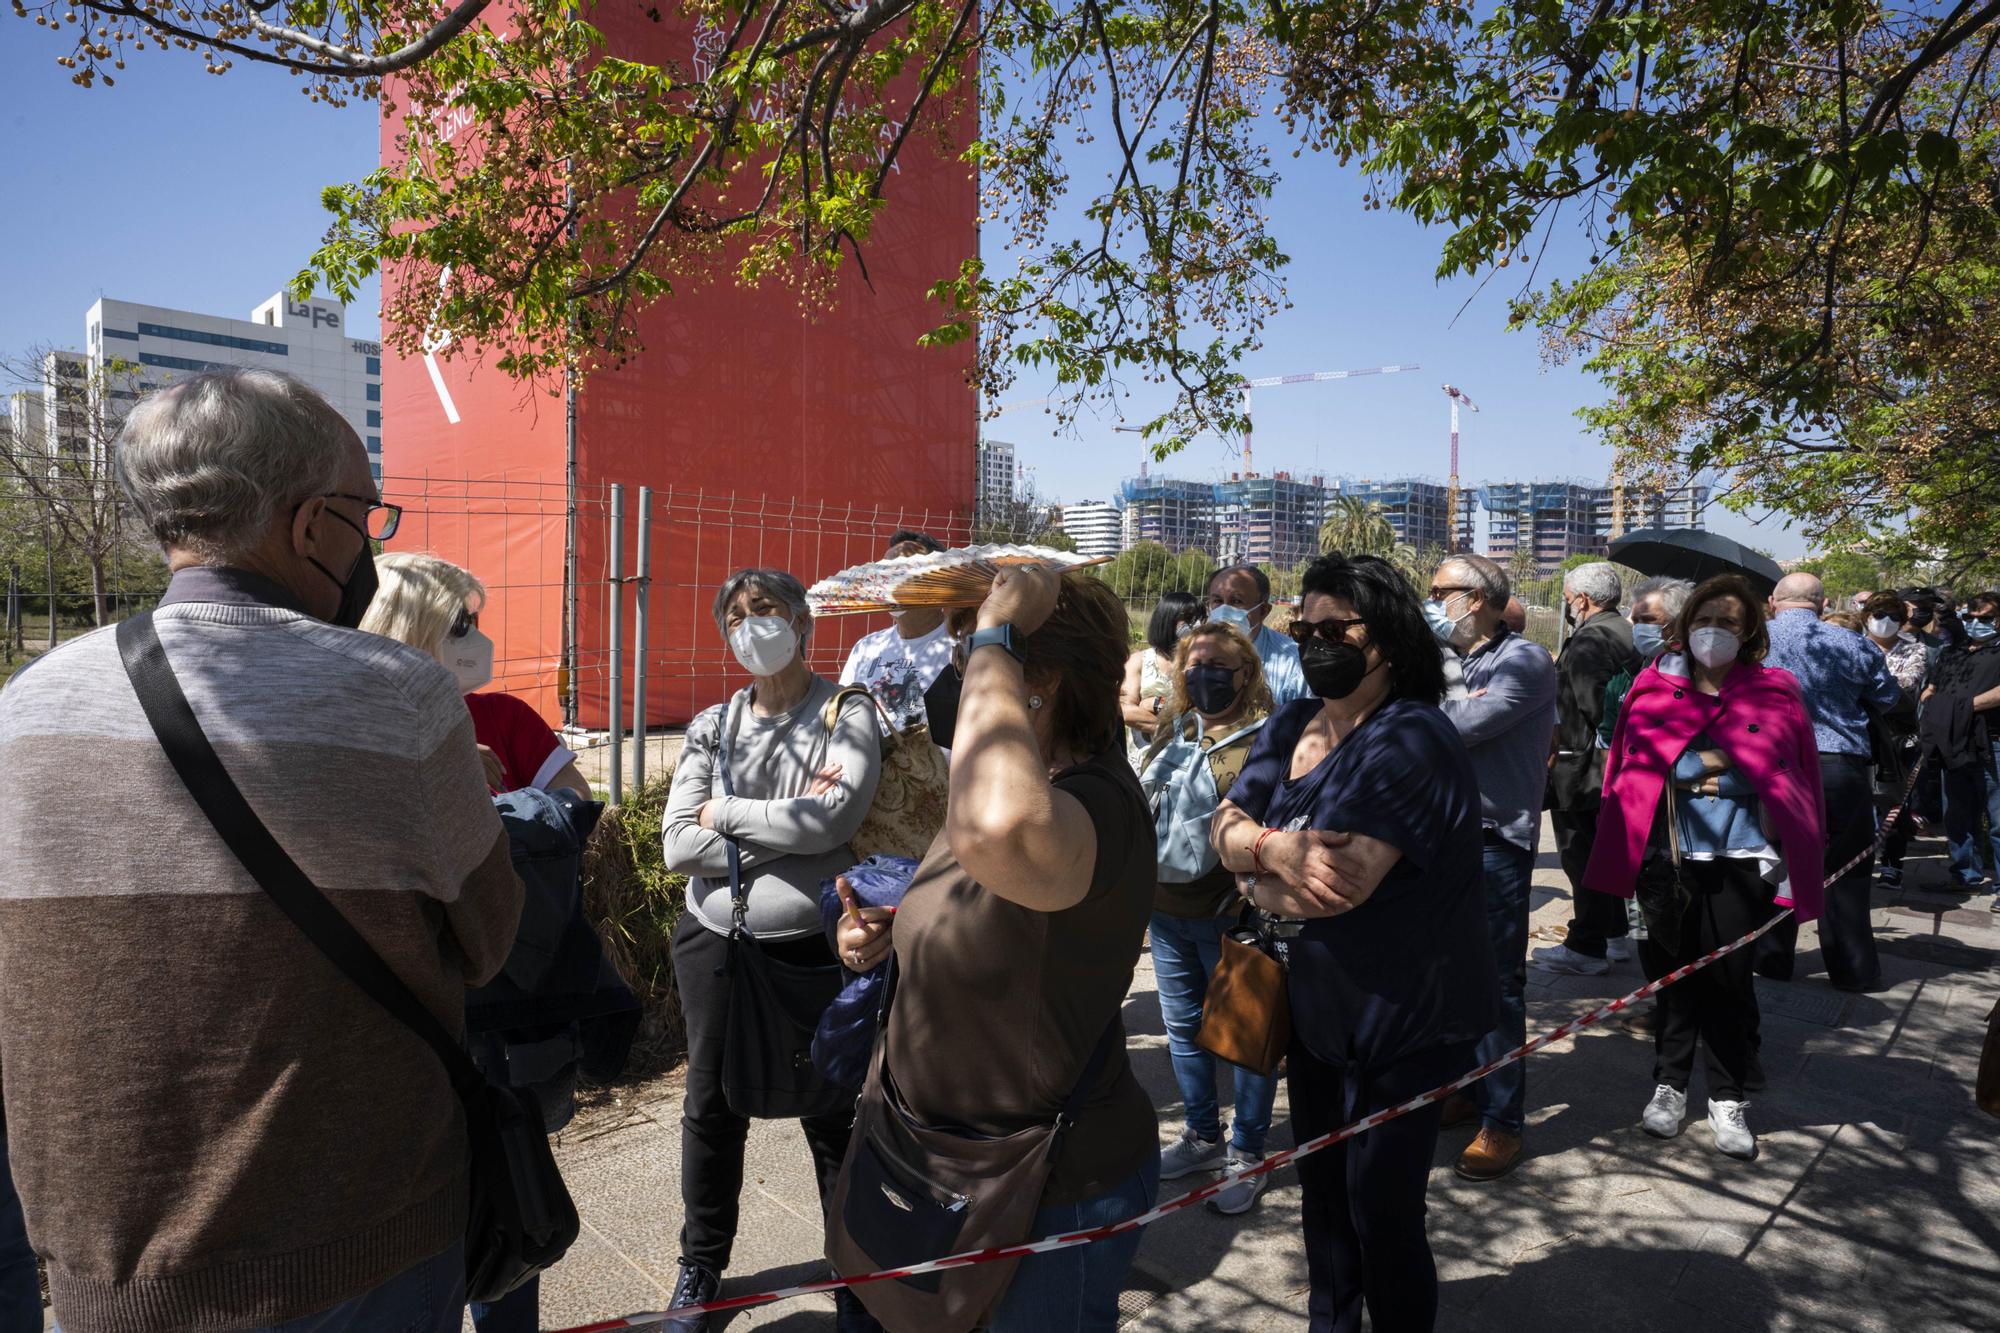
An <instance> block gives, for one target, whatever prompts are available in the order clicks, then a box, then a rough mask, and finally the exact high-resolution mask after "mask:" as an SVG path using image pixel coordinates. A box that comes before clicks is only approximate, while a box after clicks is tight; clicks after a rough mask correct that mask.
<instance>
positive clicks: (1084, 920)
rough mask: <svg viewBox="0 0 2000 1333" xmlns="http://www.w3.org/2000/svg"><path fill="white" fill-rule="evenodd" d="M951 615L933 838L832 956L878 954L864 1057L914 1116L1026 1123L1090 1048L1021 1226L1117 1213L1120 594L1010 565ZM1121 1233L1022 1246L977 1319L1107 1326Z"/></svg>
mask: <svg viewBox="0 0 2000 1333" xmlns="http://www.w3.org/2000/svg"><path fill="white" fill-rule="evenodd" d="M955 620H956V621H957V623H958V627H960V628H963V629H964V630H966V631H967V633H966V635H965V643H966V645H967V647H966V666H965V685H964V690H963V693H962V695H961V697H960V700H959V713H958V732H957V735H956V737H955V738H954V742H953V745H952V754H951V791H950V804H949V807H948V810H947V814H946V820H945V828H944V832H943V833H942V834H941V835H940V836H939V838H938V840H937V841H936V842H935V843H934V844H933V845H932V847H931V850H930V854H929V855H928V856H926V857H925V858H924V861H923V864H922V865H921V866H920V867H919V868H918V870H917V873H916V877H915V879H914V880H913V881H912V883H911V885H910V889H909V892H908V893H907V894H906V895H905V896H904V898H903V902H902V905H901V907H900V908H899V909H898V911H897V912H896V914H895V915H894V917H880V918H878V919H870V920H863V921H859V922H857V921H853V920H843V923H842V925H841V926H840V928H839V929H840V939H839V945H840V954H841V960H842V962H843V963H845V964H846V965H847V966H848V967H849V968H851V969H853V970H855V971H857V972H865V971H867V970H869V969H870V968H872V967H874V966H875V965H876V964H877V963H878V962H880V961H882V960H883V958H884V957H886V956H887V954H888V953H889V951H890V949H891V948H893V949H894V951H895V955H896V969H897V982H896V986H897V989H896V996H895V1000H894V1002H893V1003H892V1004H891V1005H890V1007H889V1020H888V1039H887V1044H886V1048H885V1059H886V1067H887V1068H888V1069H890V1070H892V1071H894V1081H895V1088H896V1090H897V1092H899V1093H900V1094H901V1096H902V1099H903V1102H904V1103H905V1104H906V1106H907V1109H908V1111H909V1113H910V1114H911V1115H912V1116H914V1117H915V1118H916V1119H917V1120H919V1121H921V1122H923V1123H924V1124H927V1125H942V1126H954V1127H959V1128H962V1129H964V1130H965V1131H967V1132H968V1133H970V1134H973V1135H978V1136H990V1137H1004V1136H1008V1135H1012V1134H1016V1133H1021V1132H1025V1131H1027V1130H1030V1129H1032V1128H1035V1127H1039V1126H1047V1125H1049V1124H1051V1123H1053V1122H1054V1121H1055V1119H1056V1117H1057V1115H1058V1113H1059V1112H1060V1111H1061V1109H1062V1106H1063V1103H1064V1101H1065V1100H1066V1099H1067V1098H1068V1096H1069V1095H1070V1093H1071V1092H1072V1091H1073V1090H1074V1089H1075V1088H1076V1087H1077V1085H1078V1084H1079V1083H1080V1082H1081V1080H1082V1079H1083V1077H1084V1075H1085V1073H1086V1071H1087V1070H1088V1069H1089V1068H1090V1062H1091V1060H1092V1056H1093V1053H1094V1052H1096V1051H1098V1050H1100V1048H1101V1049H1102V1050H1103V1051H1104V1052H1105V1058H1104V1059H1103V1061H1102V1064H1101V1067H1100V1072H1099V1073H1098V1074H1097V1076H1096V1079H1095V1082H1094V1086H1092V1087H1091V1088H1089V1089H1088V1090H1087V1091H1086V1092H1085V1094H1084V1097H1083V1106H1082V1110H1081V1111H1080V1112H1079V1113H1078V1116H1077V1119H1076V1123H1075V1124H1074V1125H1073V1126H1071V1127H1070V1129H1069V1130H1068V1132H1067V1133H1066V1134H1065V1135H1064V1137H1063V1139H1062V1143H1061V1148H1060V1150H1059V1151H1058V1153H1057V1155H1056V1159H1055V1163H1054V1169H1053V1172H1052V1174H1051V1175H1050V1177H1049V1181H1048V1186H1047V1189H1046V1191H1045V1192H1044V1193H1043V1195H1042V1198H1041V1206H1040V1209H1039V1211H1038V1212H1037V1214H1036V1216H1035V1220H1034V1227H1033V1233H1034V1235H1035V1236H1042V1235H1047V1234H1051V1233H1060V1232H1069V1231H1078V1230H1082V1229H1084V1228H1086V1227H1092V1226H1098V1225H1103V1224H1108V1223H1112V1222H1117V1221H1121V1220H1123V1219H1125V1218H1127V1217H1131V1216H1134V1215H1136V1214H1138V1213H1141V1212H1144V1211H1145V1210H1146V1209H1147V1208H1150V1207H1151V1206H1152V1203H1153V1199H1154V1196H1155V1194H1156V1193H1157V1192H1158V1189H1159V1172H1160V1153H1159V1122H1158V1120H1157V1118H1156V1117H1155V1116H1154V1114H1153V1105H1152V1102H1151V1100H1150V1099H1148V1097H1147V1096H1146V1093H1145V1091H1144V1090H1143V1089H1142V1088H1141V1087H1140V1086H1139V1083H1138V1080H1137V1079H1136V1078H1134V1077H1133V1074H1132V1068H1131V1065H1130V1063H1129V1062H1128V1060H1127V1058H1126V1054H1125V1041H1124V1029H1123V1026H1122V1022H1121V1020H1120V1017H1119V1014H1120V1010H1121V1007H1122V1005H1123V1003H1124V999H1125V992H1126V991H1127V989H1129V988H1130V986H1131V983H1132V972H1133V969H1134V967H1135V965H1136V964H1137V962H1138V959H1139V950H1140V947H1141V944H1142V941H1143V939H1144V936H1145V933H1146V922H1147V919H1148V917H1149V916H1150V915H1151V911H1152V905H1153V888H1154V884H1153V870H1154V858H1153V823H1152V818H1151V815H1150V813H1149V812H1148V810H1147V808H1146V803H1145V799H1144V797H1143V796H1142V795H1141V793H1140V791H1139V781H1138V778H1137V777H1136V776H1135V775H1134V774H1133V772H1132V768H1131V765H1130V764H1128V763H1127V762H1126V759H1125V752H1124V744H1123V741H1124V737H1123V734H1122V728H1121V726H1120V719H1119V711H1118V686H1119V681H1120V679H1121V678H1122V676H1123V674H1124V663H1125V645H1126V641H1127V639H1126V633H1127V632H1126V624H1127V620H1126V614H1125V605H1124V603H1123V602H1121V601H1119V600H1118V597H1117V595H1116V594H1114V593H1113V592H1112V591H1111V590H1110V589H1109V588H1108V587H1106V586H1105V585H1104V584H1103V583H1101V582H1099V581H1098V580H1097V579H1096V578H1094V577H1092V576H1091V575H1089V574H1087V573H1082V572H1078V571H1072V572H1070V573H1067V574H1060V573H1058V572H1057V571H1055V570H1054V569H1050V568H1045V567H1042V566H1035V565H1029V566H1020V567H1015V568H1010V569H1005V570H1002V571H1001V573H1000V576H999V577H998V578H997V579H996V580H995V582H994V585H993V591H992V593H991V595H990V596H988V597H987V599H986V601H985V603H984V604H983V605H982V606H980V607H979V609H978V611H977V613H976V615H968V614H966V613H960V614H959V615H958V616H957V617H955ZM968 620H970V621H972V622H973V623H971V624H966V623H965V622H966V621H968ZM870 915H873V914H870ZM891 922H893V928H892V925H891ZM1138 1246H1139V1234H1138V1233H1137V1232H1128V1233H1126V1234H1125V1235H1122V1236H1118V1237H1116V1238H1114V1239H1112V1240H1108V1241H1100V1242H1099V1243H1097V1244H1095V1245H1090V1246H1085V1247H1083V1248H1080V1249H1071V1250H1063V1251H1059V1252H1056V1253H1051V1254H1038V1255H1032V1256H1030V1257H1029V1258H1027V1259H1026V1260H1024V1261H1023V1262H1022V1263H1021V1266H1020V1268H1019V1270H1018V1271H1017V1272H1016V1273H1015V1275H1014V1277H1013V1280H1012V1283H1011V1285H1010V1286H1009V1287H1008V1289H1007V1292H1006V1294H1005V1296H1003V1297H1002V1298H1001V1300H1000V1304H999V1306H998V1308H997V1310H996V1311H995V1312H994V1314H993V1316H992V1317H991V1319H990V1320H989V1322H988V1323H987V1325H986V1327H987V1328H988V1329H989V1330H990V1333H1047V1330H1049V1329H1054V1328H1061V1329H1064V1330H1076V1331H1077V1333H1095V1331H1098V1330H1101V1331H1102V1333H1111V1330H1113V1329H1114V1328H1116V1326H1117V1323H1118V1293H1119V1291H1120V1289H1121V1288H1122V1286H1123V1283H1124V1277H1125V1270H1126V1269H1127V1268H1128V1267H1130V1265H1131V1262H1132V1255H1133V1253H1134V1252H1135V1251H1136V1250H1137V1249H1138ZM859 1290H860V1292H861V1295H862V1299H863V1300H866V1299H868V1294H869V1288H867V1287H863V1288H860V1289H859Z"/></svg>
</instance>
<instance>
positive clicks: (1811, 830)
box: [1583, 576, 1826, 1159]
mask: <svg viewBox="0 0 2000 1333" xmlns="http://www.w3.org/2000/svg"><path fill="white" fill-rule="evenodd" d="M1667 643H1668V650H1667V651H1666V653H1664V654H1663V655H1662V656H1661V657H1660V658H1659V659H1658V661H1656V662H1655V663H1654V664H1653V665H1652V666H1650V667H1647V668H1646V669H1645V670H1644V671H1642V672H1640V673H1639V678H1638V679H1637V680H1636V681H1634V682H1633V685H1632V690H1631V692H1630V693H1629V694H1627V695H1626V696H1625V705H1624V709H1623V711H1622V712H1621V713H1620V714H1619V718H1618V727H1617V730H1616V731H1615V732H1613V734H1612V739H1611V751H1610V754H1609V755H1608V756H1607V759H1606V764H1605V772H1604V805H1603V810H1602V813H1601V815H1600V816H1599V822H1598V828H1597V841H1596V844H1595V846H1593V847H1592V849H1591V856H1590V865H1589V867H1588V869H1587V870H1586V871H1585V872H1584V880H1583V882H1584V887H1585V888H1586V889H1591V890H1595V891H1597V892H1599V893H1610V894H1615V895H1617V896H1619V897H1621V898H1630V897H1632V896H1633V893H1634V890H1635V888H1636V887H1637V885H1638V881H1639V876H1640V867H1641V865H1642V863H1643V862H1644V861H1645V860H1646V859H1647V858H1654V860H1655V864H1654V865H1653V866H1652V867H1651V868H1649V871H1648V876H1649V880H1650V881H1651V882H1652V883H1655V884H1660V883H1663V882H1671V878H1672V877H1671V873H1670V872H1668V871H1667V867H1666V865H1665V864H1663V862H1670V861H1672V860H1675V859H1678V862H1679V881H1680V884H1681V885H1682V886H1683V888H1684V889H1685V890H1686V905H1685V907H1684V908H1682V909H1681V910H1680V911H1679V912H1678V913H1676V912H1675V910H1674V908H1673V906H1672V902H1673V900H1674V897H1675V895H1672V894H1661V893H1648V894H1645V895H1642V896H1641V899H1640V901H1641V904H1642V906H1643V907H1644V908H1645V914H1646V916H1647V932H1648V938H1647V939H1646V941H1645V943H1644V945H1643V946H1642V948H1641V955H1640V956H1641V961H1642V962H1643V963H1644V965H1645V968H1646V973H1647V975H1648V976H1655V977H1657V976H1664V975H1665V974H1666V973H1668V972H1670V971H1672V970H1673V969H1674V968H1676V967H1679V966H1681V965H1682V964H1684V963H1689V962H1692V961H1694V960H1695V959H1696V958H1699V957H1700V956H1701V955H1703V954H1705V953H1707V952H1709V951H1710V950H1712V949H1715V948H1718V947H1720V946H1721V945H1724V944H1727V943H1729V942H1730V941H1731V940H1734V939H1736V938H1738V937H1739V936H1742V935H1745V934H1747V933H1748V932H1750V931H1751V930H1754V929H1755V928H1756V927H1757V926H1758V925H1760V924H1762V922H1763V921H1764V920H1765V919H1766V918H1767V917H1768V916H1769V914H1770V910H1771V908H1770V904H1771V903H1772V902H1773V900H1774V899H1775V901H1776V903H1777V905H1778V906H1779V907H1790V908H1792V909H1793V910H1794V911H1796V912H1797V913H1798V918H1799V920H1801V921H1811V920H1814V919H1816V918H1817V917H1818V916H1819V914H1820V901H1821V884H1820V869H1821V857H1822V855H1823V852H1824V849H1825V844H1826V837H1825V830H1824V818H1823V815H1822V813H1821V810H1822V806H1821V794H1820V781H1819V757H1818V753H1817V747H1816V745H1815V742H1814V740H1813V729H1812V719H1811V718H1810V717H1809V716H1808V715H1807V713H1806V708H1805V701H1804V696H1803V695H1802V693H1801V692H1800V689H1799V683H1798V681H1797V680H1795V679H1794V678H1793V677H1792V675H1791V673H1790V672H1788V671H1781V670H1779V669H1777V668H1775V667H1766V666H1761V665H1759V663H1760V662H1761V661H1762V659H1763V657H1764V653H1765V650H1766V649H1767V648H1768V647H1769V645H1770V637H1769V635H1768V634H1767V633H1766V632H1765V628H1764V611H1763V604H1762V602H1761V601H1760V600H1759V599H1758V598H1757V597H1756V596H1755V595H1754V594H1753V593H1752V592H1751V591H1750V587H1749V585H1748V584H1746V583H1745V582H1744V581H1743V580H1742V579H1740V578H1737V577H1734V576H1725V577H1721V578H1714V579H1710V580H1709V581H1708V582H1707V583H1704V584H1702V585H1701V587H1699V588H1697V589H1695V591H1694V593H1693V595H1692V596H1690V597H1689V598H1688V600H1687V605H1686V606H1685V607H1684V608H1683V609H1682V611H1681V615H1680V618H1679V620H1678V621H1677V622H1676V623H1675V624H1674V625H1672V626H1670V627H1669V628H1668V632H1667ZM1663 798H1670V800H1671V805H1669V804H1668V803H1667V799H1663ZM1669 810H1670V811H1671V813H1672V817H1673V819H1674V820H1675V829H1674V836H1669V834H1668V833H1667V831H1666V829H1667V825H1666V818H1665V817H1664V816H1665V815H1666V814H1667V812H1668V811H1669ZM1676 852H1677V853H1678V856H1677V858H1676ZM1750 962H1751V957H1750V950H1748V949H1739V950H1738V951H1736V952H1735V953H1733V954H1730V955H1729V956H1728V957H1726V958H1723V959H1721V960H1719V961H1717V962H1714V963H1711V964H1709V966H1707V967H1706V968H1703V969H1702V970H1701V971H1699V972H1697V973H1695V974H1694V975H1693V976H1691V977H1688V978H1686V979H1684V980H1681V981H1678V982H1676V983H1674V984H1673V985H1671V986H1669V987H1667V988H1666V989H1665V990H1664V991H1662V992H1661V993H1660V1000H1659V1006H1660V1008H1659V1014H1660V1021H1659V1029H1658V1032H1657V1035H1656V1036H1655V1038H1654V1049H1655V1061H1654V1067H1653V1079H1654V1082H1655V1084H1656V1085H1657V1086H1656V1087H1655V1088H1654V1090H1653V1098H1652V1101H1651V1102H1650V1103H1648V1105H1647V1107H1646V1111H1645V1116H1644V1118H1643V1124H1644V1127H1645V1129H1646V1132H1647V1133H1649V1134H1653V1135H1655V1136H1657V1137H1659V1138H1672V1137H1674V1136H1675V1135H1676V1134H1679V1133H1680V1130H1681V1121H1682V1119H1683V1118H1684V1117H1685V1116H1686V1114H1687V1100H1688V1079H1689V1076H1690V1075H1691V1074H1692V1073H1693V1071H1694V1055H1695V1046H1696V1043H1697V1041H1699V1044H1700V1045H1701V1047H1702V1050H1703V1055H1704V1064H1705V1068H1706V1074H1707V1081H1708V1123H1709V1129H1710V1130H1711V1132H1712V1133H1713V1134H1714V1137H1715V1145H1716V1147H1717V1148H1718V1149H1719V1150H1720V1151H1722V1152H1724V1153H1727V1154H1728V1155H1729V1156H1731V1157H1741V1158H1745V1159H1748V1158H1751V1157H1755V1156H1756V1154H1757V1140H1756V1137H1755V1135H1753V1134H1752V1133H1751V1132H1750V1126H1749V1123H1748V1120H1747V1118H1746V1117H1745V1114H1744V1112H1745V1110H1746V1108H1747V1106H1748V1104H1749V1103H1748V1102H1747V1100H1746V1096H1745V1094H1746V1093H1747V1092H1748V1091H1749V1088H1750V1086H1751V1085H1755V1086H1757V1087H1761V1086H1762V1080H1763V1075H1762V1072H1761V1069H1760V1067H1759V1065H1758V1061H1757V1050H1756V1045H1757V997H1756V992H1755V991H1754V990H1753V989H1752V988H1751V969H1750Z"/></svg>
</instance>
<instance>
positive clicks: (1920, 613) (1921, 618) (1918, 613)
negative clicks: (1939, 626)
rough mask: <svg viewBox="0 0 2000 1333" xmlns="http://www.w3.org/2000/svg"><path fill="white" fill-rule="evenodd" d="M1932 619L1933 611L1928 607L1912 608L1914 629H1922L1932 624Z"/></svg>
mask: <svg viewBox="0 0 2000 1333" xmlns="http://www.w3.org/2000/svg"><path fill="white" fill-rule="evenodd" d="M1932 619H1933V616H1932V613H1931V609H1930V608H1929V607H1928V606H1913V607H1911V608H1910V625H1911V627H1912V628H1913V629H1922V628H1923V627H1924V626H1926V625H1928V624H1930V623H1931V620H1932Z"/></svg>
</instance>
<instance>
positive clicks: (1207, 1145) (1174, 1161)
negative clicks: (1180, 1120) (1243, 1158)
mask: <svg viewBox="0 0 2000 1333" xmlns="http://www.w3.org/2000/svg"><path fill="white" fill-rule="evenodd" d="M1226 1156H1227V1154H1225V1153H1224V1152H1223V1151H1222V1140H1220V1139H1213V1140H1211V1139H1199V1138H1196V1137H1195V1133H1194V1131H1193V1130H1191V1129H1184V1130H1182V1131H1181V1136H1180V1138H1179V1139H1177V1140H1176V1141H1175V1142H1174V1144H1173V1146H1172V1147H1170V1148H1166V1149H1164V1150H1162V1151H1161V1153H1160V1179H1161V1180H1179V1179H1180V1178H1181V1177H1182V1176H1191V1175H1193V1174H1194V1173H1195V1172H1197V1171H1213V1170H1215V1169H1216V1168H1217V1167H1219V1166H1221V1165H1222V1164H1223V1161H1224V1160H1225V1159H1226Z"/></svg>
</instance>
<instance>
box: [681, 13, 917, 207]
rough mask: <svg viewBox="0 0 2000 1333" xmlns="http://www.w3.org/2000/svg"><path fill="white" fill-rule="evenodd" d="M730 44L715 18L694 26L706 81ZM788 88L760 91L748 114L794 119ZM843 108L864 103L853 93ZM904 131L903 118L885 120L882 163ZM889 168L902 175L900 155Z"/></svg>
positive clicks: (766, 120)
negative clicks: (714, 20)
mask: <svg viewBox="0 0 2000 1333" xmlns="http://www.w3.org/2000/svg"><path fill="white" fill-rule="evenodd" d="M728 47H729V34H727V33H726V32H724V31H723V30H722V29H721V27H719V26H718V25H717V24H716V23H714V22H713V21H712V20H709V19H703V20H702V21H701V22H700V23H698V24H696V25H695V30H694V76H695V78H696V79H697V80H699V81H700V82H702V83H706V82H708V80H709V78H710V76H711V75H713V74H714V73H715V70H716V65H717V62H718V61H719V60H720V59H721V58H722V55H723V53H724V52H725V51H727V50H728ZM786 92H787V90H786V89H785V88H784V87H783V86H782V85H780V87H779V88H778V89H776V90H774V91H766V92H763V93H760V94H758V95H757V97H756V99H755V100H754V101H752V102H751V103H750V104H749V105H748V106H746V107H745V108H744V114H746V115H747V116H748V117H749V118H750V119H751V120H752V121H753V122H755V123H756V124H759V125H769V124H772V123H773V122H776V121H779V120H781V119H790V118H791V115H792V111H791V107H790V105H789V102H790V98H789V97H788V96H785V95H784V94H785V93H786ZM840 109H841V111H842V113H843V114H847V115H855V114H858V113H859V112H860V110H861V103H859V102H857V101H856V100H855V99H853V98H852V97H843V98H841V101H840ZM902 132H903V122H902V121H900V120H887V121H884V122H883V124H882V129H881V132H880V134H878V135H877V136H876V137H877V138H878V139H880V141H881V144H882V151H881V154H880V156H878V157H877V158H876V161H877V162H878V163H879V162H884V161H887V160H888V157H889V150H890V148H892V147H893V146H894V145H895V142H896V136H897V135H899V134H901V133H902ZM889 170H891V171H893V172H895V173H896V174H897V175H898V176H900V175H902V174H903V164H902V161H901V160H900V159H898V160H897V161H895V162H893V163H890V165H889Z"/></svg>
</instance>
